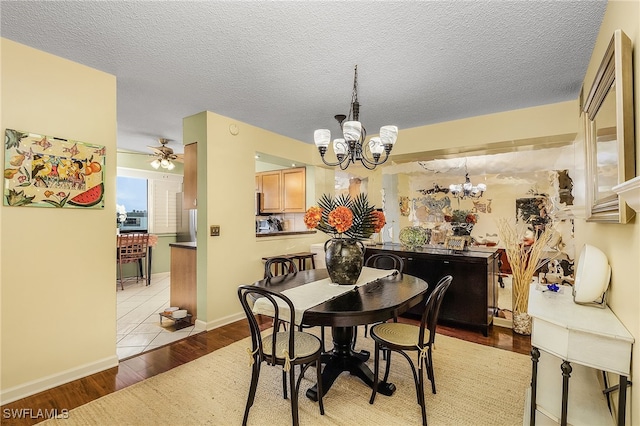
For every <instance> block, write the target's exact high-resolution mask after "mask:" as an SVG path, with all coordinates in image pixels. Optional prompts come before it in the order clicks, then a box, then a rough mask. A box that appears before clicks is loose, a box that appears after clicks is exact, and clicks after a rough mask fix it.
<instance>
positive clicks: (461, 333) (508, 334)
mask: <svg viewBox="0 0 640 426" xmlns="http://www.w3.org/2000/svg"><path fill="white" fill-rule="evenodd" d="M400 321H402V322H414V323H415V321H413V320H410V319H404V318H401V319H400ZM263 325H264V327H265V328H268V327H269V326H270V321H268V320H264V322H263ZM438 333H440V334H443V335H447V336H452V337H456V338H460V339H463V340H467V341H470V342H474V343H478V344H482V345H487V346H493V347H496V348H501V349H504V350H509V351H512V352H517V353H521V354H529V352H530V351H531V339H530V338H529V337H528V336H520V335H518V334H515V333H513V332H512V331H511V329H507V328H502V327H495V326H494V327H491V328H490V330H489V333H488V334H489V335H488V336H487V337H484V336H483V335H482V334H481V333H479V332H478V331H472V330H463V329H458V328H453V327H447V326H438ZM247 336H249V327H248V325H247V322H246V320H242V321H237V322H235V323H232V324H229V325H226V326H224V327H220V328H217V329H215V330H211V331H208V332H202V333H199V334H196V335H193V336H189V337H187V338H185V339H183V340H179V341H177V342H174V343H171V344H168V345H166V346H162V347H160V348H157V349H154V350H152V351H149V352H145V353H142V354H140V355H136V356H133V357H130V358H126V359H123V360H121V361H120V365H119V366H118V367H114V368H111V369H109V370H105V371H102V372H100V373H96V374H93V375H91V376H87V377H84V378H82V379H78V380H75V381H73V382H70V383H67V384H64V385H61V386H58V387H56V388H53V389H50V390H47V391H44V392H41V393H38V394H36V395H33V396H30V397H28V398H24V399H21V400H18V401H15V402H13V403H10V404H6V405H3V406H2V407H1V408H2V417H1V419H2V420H1V421H0V423H2V424H3V425H5V424H6V425H32V424H35V423H39V422H41V421H43V420H44V418H42V417H41V416H40V417H38V416H37V414H38V410H52V409H57V410H58V413H60V412H61V411H62V410H71V409H73V408H75V407H78V406H80V405H83V404H86V403H88V402H90V401H93V400H95V399H98V398H100V397H102V396H104V395H107V394H109V393H112V392H115V391H117V390H119V389H122V388H125V387H127V386H130V385H132V384H134V383H137V382H140V381H142V380H145V379H147V378H149V377H152V376H155V375H156V374H160V373H162V372H165V371H167V370H170V369H172V368H174V367H177V366H179V365H182V364H185V363H187V362H189V361H192V360H194V359H196V358H199V357H201V356H203V355H206V354H208V353H211V352H213V351H215V350H216V349H220V348H222V347H224V346H227V345H230V344H231V343H234V342H236V341H238V340H242V339H244V338H245V337H247ZM16 414H21V416H22V417H23V418H21V419H18V418H15V415H16ZM25 417H26V418H25Z"/></svg>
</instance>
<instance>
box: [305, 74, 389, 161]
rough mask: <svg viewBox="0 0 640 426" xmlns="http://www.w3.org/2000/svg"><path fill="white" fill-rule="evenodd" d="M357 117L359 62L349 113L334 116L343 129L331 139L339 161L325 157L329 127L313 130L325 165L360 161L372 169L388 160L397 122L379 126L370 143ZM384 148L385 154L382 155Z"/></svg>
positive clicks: (329, 133) (358, 108)
mask: <svg viewBox="0 0 640 426" xmlns="http://www.w3.org/2000/svg"><path fill="white" fill-rule="evenodd" d="M359 118H360V103H359V102H358V66H357V65H356V67H355V75H354V77H353V91H352V94H351V107H350V109H349V115H348V116H346V115H344V114H339V115H336V116H335V119H336V120H337V121H338V123H339V124H340V129H341V130H342V138H337V139H334V140H333V152H334V153H335V154H336V158H337V159H338V161H336V162H330V161H327V160H326V159H325V158H324V155H325V153H326V152H327V147H328V146H329V142H330V141H331V131H330V130H329V129H318V130H316V131H315V132H314V133H313V139H314V142H315V144H316V146H317V147H318V151H319V152H320V157H322V162H323V163H324V164H326V165H327V166H340V168H341V169H342V170H345V169H346V168H347V167H349V165H350V164H355V163H356V161H360V162H361V163H362V165H363V166H364V167H366V168H367V169H369V170H373V169H375V168H376V166H377V165H379V164H382V163H384V162H385V161H387V159H388V158H389V153H390V152H391V149H392V148H393V144H395V143H396V139H397V138H398V128H397V127H396V126H382V127H381V128H380V134H379V136H376V137H373V138H371V139H369V143H368V144H365V139H366V137H367V131H366V130H365V128H364V127H363V126H362V123H361V122H360V121H359ZM345 119H346V120H347V121H345ZM383 152H384V153H385V155H384V158H382V159H381V157H382V153H383Z"/></svg>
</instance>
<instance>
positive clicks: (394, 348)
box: [369, 275, 453, 425]
mask: <svg viewBox="0 0 640 426" xmlns="http://www.w3.org/2000/svg"><path fill="white" fill-rule="evenodd" d="M452 280H453V277H452V276H451V275H447V276H445V277H443V278H442V279H441V280H440V281H439V282H438V284H437V285H436V287H435V288H434V289H433V291H432V292H431V294H430V295H429V297H428V298H427V301H426V303H425V309H424V311H423V313H422V319H421V321H420V325H419V326H417V325H413V324H403V323H389V322H383V323H380V324H376V325H374V326H373V327H371V338H373V340H374V341H375V342H376V345H375V352H376V354H375V361H374V373H373V374H374V377H373V392H372V394H371V399H370V400H369V403H370V404H373V402H374V400H375V397H376V392H377V389H378V383H379V382H378V370H379V367H380V352H381V351H385V352H386V353H387V365H386V369H385V373H384V379H383V382H386V381H387V379H388V378H389V369H390V366H391V352H398V353H399V354H401V355H402V356H403V357H405V359H406V360H407V361H408V362H409V365H410V366H411V372H412V373H413V380H414V382H415V384H416V394H417V396H418V404H419V405H420V409H421V411H422V424H423V425H426V424H427V411H426V407H425V397H424V368H425V367H426V369H427V377H428V379H429V380H430V381H431V391H432V392H433V393H434V394H435V393H436V380H435V377H434V374H433V356H432V353H431V349H432V347H433V343H434V341H435V338H436V325H437V323H438V314H439V312H440V305H441V304H442V299H443V298H444V295H445V293H446V291H447V289H448V288H449V286H450V285H451V281H452ZM411 351H416V352H418V371H417V373H416V368H415V365H414V363H413V361H412V360H411V357H410V356H409V355H408V354H407V352H411Z"/></svg>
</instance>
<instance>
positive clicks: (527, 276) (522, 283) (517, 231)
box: [498, 218, 554, 335]
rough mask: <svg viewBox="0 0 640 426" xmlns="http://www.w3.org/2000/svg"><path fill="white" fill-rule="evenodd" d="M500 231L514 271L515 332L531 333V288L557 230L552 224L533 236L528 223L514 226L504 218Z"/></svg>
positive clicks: (499, 227)
mask: <svg viewBox="0 0 640 426" xmlns="http://www.w3.org/2000/svg"><path fill="white" fill-rule="evenodd" d="M498 230H499V232H500V239H501V240H502V241H503V242H504V246H505V252H506V254H507V259H508V260H509V264H510V265H511V273H512V274H513V275H512V297H513V331H514V332H516V333H518V334H523V335H530V334H531V317H530V316H529V314H528V312H527V310H528V305H529V287H530V286H531V282H532V279H533V275H534V274H535V272H536V271H537V270H538V269H539V268H540V267H541V266H542V265H543V264H545V263H546V262H547V261H548V260H549V259H542V255H543V252H544V251H545V249H546V248H548V247H549V242H550V240H551V238H552V237H553V236H554V231H553V228H552V227H551V226H546V227H545V228H544V229H543V230H541V231H539V233H537V234H536V233H535V232H534V233H533V235H532V236H531V235H529V234H530V232H529V231H530V230H529V228H528V225H527V224H525V223H520V224H515V225H514V224H512V223H511V222H509V221H508V220H507V219H505V218H501V219H499V220H498Z"/></svg>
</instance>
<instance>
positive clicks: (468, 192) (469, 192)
mask: <svg viewBox="0 0 640 426" xmlns="http://www.w3.org/2000/svg"><path fill="white" fill-rule="evenodd" d="M464 171H465V175H464V183H458V184H451V185H449V192H451V195H453V197H454V198H457V199H459V200H464V199H465V198H480V197H482V194H483V193H484V191H486V190H487V185H485V184H484V183H479V184H477V185H474V184H472V183H471V179H469V172H468V171H467V164H466V161H465V165H464Z"/></svg>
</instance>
